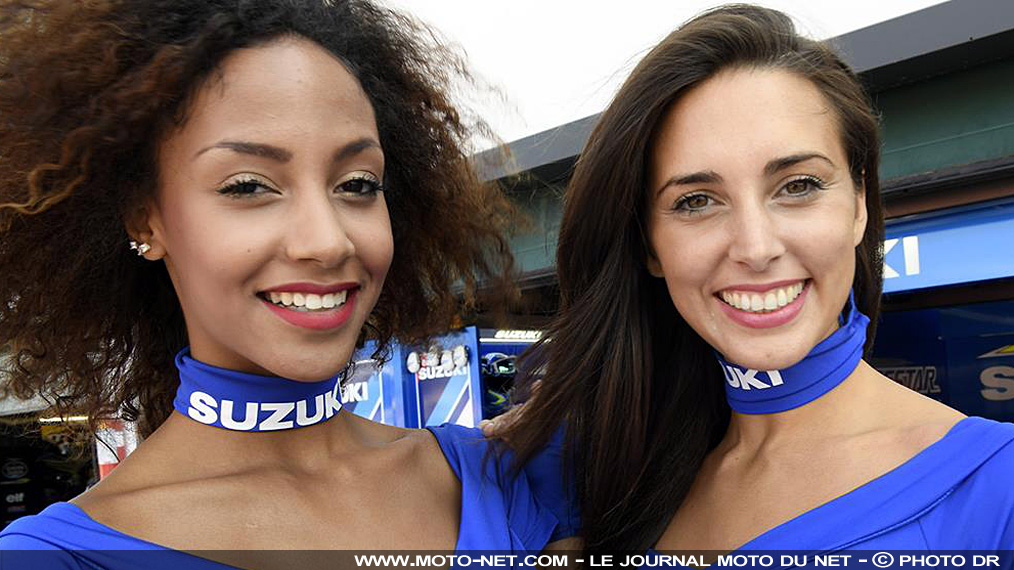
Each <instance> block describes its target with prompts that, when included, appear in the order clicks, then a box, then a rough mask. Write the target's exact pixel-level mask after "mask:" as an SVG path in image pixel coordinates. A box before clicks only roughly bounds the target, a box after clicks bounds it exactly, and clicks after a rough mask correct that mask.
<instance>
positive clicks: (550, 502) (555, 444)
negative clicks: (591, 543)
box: [524, 425, 581, 541]
mask: <svg viewBox="0 0 1014 570" xmlns="http://www.w3.org/2000/svg"><path fill="white" fill-rule="evenodd" d="M564 435H565V433H564V426H562V425H561V426H560V427H559V428H558V429H557V430H556V432H555V433H554V434H553V437H552V438H550V440H549V442H548V443H547V444H546V447H545V448H544V449H543V450H542V451H540V452H539V453H538V454H537V455H535V456H534V457H532V458H531V459H530V460H529V461H528V463H527V464H525V467H524V471H525V474H526V475H527V477H528V482H529V484H530V485H531V487H532V492H534V493H535V496H536V499H537V500H538V501H539V503H540V504H542V505H543V506H544V507H546V508H547V509H549V510H550V511H552V513H553V515H554V516H555V517H556V519H557V520H558V521H559V524H558V525H557V526H556V530H555V531H553V536H552V538H551V539H550V540H551V541H556V540H562V539H564V538H570V537H572V536H577V535H578V534H579V533H580V530H581V510H580V508H579V505H578V500H577V493H576V490H575V488H574V469H573V467H572V466H570V468H566V469H565V466H564V458H563V442H564Z"/></svg>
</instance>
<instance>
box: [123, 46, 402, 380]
mask: <svg viewBox="0 0 1014 570" xmlns="http://www.w3.org/2000/svg"><path fill="white" fill-rule="evenodd" d="M219 71H220V73H213V74H212V76H211V77H210V78H209V80H208V81H207V83H206V84H205V85H204V86H203V87H202V88H201V89H200V91H198V92H197V94H196V97H195V98H194V100H193V102H192V104H191V106H190V108H189V110H188V111H189V112H188V115H187V120H186V122H185V123H184V125H183V126H182V127H181V128H180V129H178V130H176V131H175V132H172V133H170V135H169V136H168V137H167V139H166V140H164V141H163V143H162V145H161V147H160V151H159V155H158V166H159V177H160V179H159V190H158V194H157V197H156V198H155V199H154V200H153V201H152V202H151V203H150V204H149V205H148V207H147V208H146V216H144V218H145V220H144V222H143V223H142V224H141V226H140V228H139V229H138V228H135V230H136V231H134V232H132V234H133V235H134V237H135V238H138V239H140V240H141V241H144V242H146V243H148V244H150V245H151V246H152V249H151V250H150V251H149V252H147V253H146V254H145V257H146V258H148V259H150V260H155V259H160V258H161V259H163V260H164V261H165V264H166V268H167V269H168V272H169V275H170V277H171V279H172V282H173V285H174V287H175V289H176V293H177V295H178V297H179V300H180V304H181V306H182V308H183V313H184V317H185V320H186V325H187V333H188V336H189V340H190V345H191V351H192V354H193V356H194V358H195V359H197V360H200V361H202V362H205V363H208V364H212V365H216V366H221V367H225V368H230V369H234V370H240V371H245V372H253V373H260V374H277V375H280V376H284V377H288V378H292V379H297V380H319V379H322V378H326V377H328V376H331V375H333V374H335V373H336V372H338V371H339V370H341V369H342V368H343V367H344V366H345V365H346V363H347V362H348V360H349V358H350V357H351V354H352V351H353V350H354V348H355V342H356V340H357V338H358V336H359V333H360V330H361V328H362V326H363V324H364V322H365V321H366V318H367V316H368V315H369V313H370V311H371V310H372V308H373V305H374V303H376V300H377V298H378V296H379V295H380V290H381V287H382V285H383V282H384V278H385V275H386V273H387V270H388V267H389V266H390V263H391V258H392V255H393V238H392V235H391V225H390V219H389V217H388V212H387V206H386V203H385V201H384V195H383V192H382V191H380V181H381V180H383V177H384V154H383V151H382V149H381V148H380V142H379V140H380V139H379V135H378V133H377V126H376V121H375V119H374V113H373V108H372V106H371V104H370V102H369V100H368V99H367V97H366V95H365V93H364V92H363V91H362V88H361V87H360V85H359V83H358V81H357V80H356V79H355V78H354V77H353V76H352V75H351V74H350V73H349V72H348V70H347V69H346V68H345V66H344V65H343V64H342V63H341V62H340V61H339V60H338V59H336V58H335V57H334V56H333V55H331V54H330V53H329V52H327V51H326V50H324V49H323V48H321V47H320V46H318V45H317V44H315V43H313V42H311V41H309V40H306V39H302V38H281V39H278V40H274V41H272V42H269V43H267V44H263V45H260V46H257V47H252V48H247V49H240V50H236V51H235V52H233V53H231V54H230V55H228V56H227V57H226V58H225V59H224V60H223V61H222V62H221V65H220V66H219Z"/></svg>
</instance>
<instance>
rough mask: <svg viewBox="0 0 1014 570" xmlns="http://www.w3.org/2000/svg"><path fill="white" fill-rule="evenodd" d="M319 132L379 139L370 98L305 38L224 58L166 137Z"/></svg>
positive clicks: (327, 54) (331, 57)
mask: <svg viewBox="0 0 1014 570" xmlns="http://www.w3.org/2000/svg"><path fill="white" fill-rule="evenodd" d="M322 131H331V132H333V133H340V132H346V133H348V137H349V138H358V137H361V136H363V135H373V136H374V137H376V136H377V134H376V132H377V127H376V120H375V116H374V112H373V107H372V105H371V104H370V101H369V98H368V97H367V96H366V94H365V92H364V91H363V89H362V87H361V85H360V84H359V81H358V80H357V79H356V78H355V77H354V76H353V75H352V74H351V73H350V72H349V70H348V69H347V68H346V67H345V65H344V64H343V63H342V62H341V61H340V60H339V59H338V58H337V57H335V56H334V55H333V54H331V53H330V52H328V51H327V50H325V49H324V48H323V47H321V46H320V45H318V44H316V43H315V42H312V41H310V40H308V39H305V38H302V37H298V36H292V37H281V38H278V39H275V40H271V41H269V42H267V43H264V44H259V45H256V46H254V47H249V48H241V49H237V50H235V51H233V52H231V53H230V54H228V55H227V56H226V57H225V58H223V60H222V61H221V62H220V64H219V65H218V68H217V70H216V71H215V72H213V73H212V75H211V76H209V78H208V80H207V81H206V82H205V83H204V84H203V85H202V86H201V88H200V89H199V90H198V91H197V92H196V93H195V96H194V98H193V100H192V101H191V103H190V107H189V109H188V112H187V119H186V122H185V123H184V124H183V125H182V128H181V129H180V130H179V131H178V132H177V133H174V134H175V135H176V136H173V137H171V138H172V139H180V140H177V141H176V142H177V143H181V144H187V143H191V142H195V141H197V140H201V142H206V141H205V140H204V139H207V138H209V137H210V138H216V139H221V138H231V137H258V136H268V137H275V136H282V137H285V136H289V135H292V136H297V135H300V134H314V133H317V134H319V133H320V132H322Z"/></svg>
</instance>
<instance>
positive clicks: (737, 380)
mask: <svg viewBox="0 0 1014 570" xmlns="http://www.w3.org/2000/svg"><path fill="white" fill-rule="evenodd" d="M722 372H724V373H725V381H726V382H728V383H729V386H732V387H733V388H739V389H741V390H763V389H765V388H773V387H775V386H781V385H782V384H783V382H782V375H781V373H780V372H778V371H777V370H766V371H765V370H743V369H742V368H737V367H735V366H729V365H725V366H723V367H722ZM758 374H764V375H765V376H766V377H767V378H766V380H767V382H768V383H767V384H765V383H764V381H762V380H761V379H760V378H758V377H757V375H758Z"/></svg>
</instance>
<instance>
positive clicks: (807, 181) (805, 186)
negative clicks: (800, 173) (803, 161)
mask: <svg viewBox="0 0 1014 570" xmlns="http://www.w3.org/2000/svg"><path fill="white" fill-rule="evenodd" d="M824 188H825V186H824V182H822V181H821V180H820V179H819V178H814V177H812V176H805V177H803V178H796V179H795V180H790V181H788V182H786V183H785V186H782V190H781V192H782V194H783V195H785V196H788V197H790V198H802V197H804V196H809V195H810V194H812V193H813V192H815V191H817V190H823V189H824Z"/></svg>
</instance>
